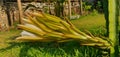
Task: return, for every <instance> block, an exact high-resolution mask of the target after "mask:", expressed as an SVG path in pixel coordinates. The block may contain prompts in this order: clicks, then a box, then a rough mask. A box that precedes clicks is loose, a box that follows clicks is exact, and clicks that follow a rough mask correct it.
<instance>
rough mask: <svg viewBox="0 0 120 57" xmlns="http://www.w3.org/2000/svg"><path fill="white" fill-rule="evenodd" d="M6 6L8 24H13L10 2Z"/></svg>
mask: <svg viewBox="0 0 120 57" xmlns="http://www.w3.org/2000/svg"><path fill="white" fill-rule="evenodd" d="M5 6H6V10H5V11H6V14H7V19H8V25H9V26H12V23H11V17H10V9H9V7H10V5H9V4H5Z"/></svg>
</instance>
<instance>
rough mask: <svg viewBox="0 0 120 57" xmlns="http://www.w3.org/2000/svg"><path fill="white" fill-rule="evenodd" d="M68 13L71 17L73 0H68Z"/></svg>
mask: <svg viewBox="0 0 120 57" xmlns="http://www.w3.org/2000/svg"><path fill="white" fill-rule="evenodd" d="M68 15H69V17H68V18H69V19H70V17H71V0H68Z"/></svg>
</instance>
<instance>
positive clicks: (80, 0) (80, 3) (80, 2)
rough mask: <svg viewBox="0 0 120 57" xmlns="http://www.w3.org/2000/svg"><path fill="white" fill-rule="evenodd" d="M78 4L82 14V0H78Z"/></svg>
mask: <svg viewBox="0 0 120 57" xmlns="http://www.w3.org/2000/svg"><path fill="white" fill-rule="evenodd" d="M79 5H80V15H82V14H83V8H82V0H79Z"/></svg>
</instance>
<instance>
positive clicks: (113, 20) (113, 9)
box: [108, 0, 119, 57]
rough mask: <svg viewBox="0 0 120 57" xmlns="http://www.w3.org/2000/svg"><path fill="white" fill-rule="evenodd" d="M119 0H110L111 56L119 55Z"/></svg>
mask: <svg viewBox="0 0 120 57" xmlns="http://www.w3.org/2000/svg"><path fill="white" fill-rule="evenodd" d="M116 2H117V0H108V3H109V4H108V8H109V38H110V40H111V41H112V47H111V48H110V57H119V56H118V53H119V51H118V34H117V31H118V27H117V26H118V15H117V3H116Z"/></svg>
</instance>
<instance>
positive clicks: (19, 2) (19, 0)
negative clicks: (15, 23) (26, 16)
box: [17, 0, 22, 24]
mask: <svg viewBox="0 0 120 57" xmlns="http://www.w3.org/2000/svg"><path fill="white" fill-rule="evenodd" d="M17 3H18V9H19V22H20V24H22V5H21V0H17Z"/></svg>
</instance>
